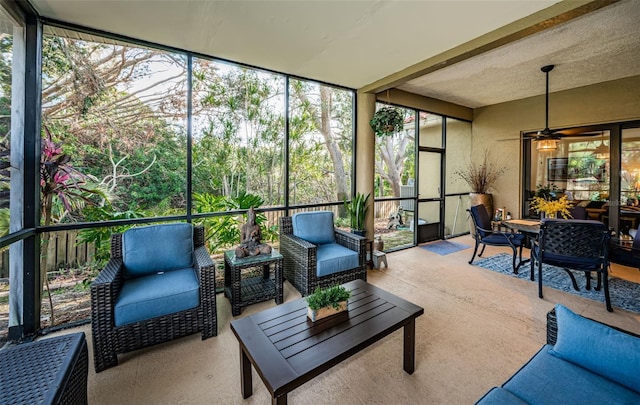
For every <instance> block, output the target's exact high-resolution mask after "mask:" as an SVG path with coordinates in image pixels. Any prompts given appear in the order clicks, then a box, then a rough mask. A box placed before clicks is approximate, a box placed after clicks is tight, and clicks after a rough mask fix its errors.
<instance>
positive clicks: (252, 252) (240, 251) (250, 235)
mask: <svg viewBox="0 0 640 405" xmlns="http://www.w3.org/2000/svg"><path fill="white" fill-rule="evenodd" d="M261 239H262V231H260V225H258V224H256V212H255V210H254V209H253V207H251V208H249V211H247V222H246V223H245V224H244V225H242V228H240V245H239V246H238V247H237V248H236V257H237V258H239V259H241V258H243V257H247V256H257V255H259V254H264V255H268V254H271V246H269V245H267V244H266V243H261V242H260V240H261Z"/></svg>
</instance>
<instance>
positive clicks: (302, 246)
mask: <svg viewBox="0 0 640 405" xmlns="http://www.w3.org/2000/svg"><path fill="white" fill-rule="evenodd" d="M335 237H336V242H337V243H338V244H340V245H342V246H344V247H346V248H348V249H351V250H353V251H356V252H358V263H359V265H358V267H356V268H353V269H349V270H345V271H341V272H339V273H334V274H330V275H327V276H324V277H318V276H317V272H316V268H317V263H316V262H317V250H318V249H317V247H316V245H314V244H313V243H310V242H307V241H306V240H304V239H301V238H299V237H297V236H295V235H294V234H293V225H292V222H291V217H281V218H280V252H281V253H282V256H283V258H284V278H285V279H286V280H289V282H290V283H291V284H292V285H293V286H294V287H295V288H296V289H297V290H298V291H300V294H302V296H303V297H304V296H307V295H309V294H311V293H313V291H314V290H315V289H316V287H320V288H325V287H328V286H331V285H335V284H344V283H346V282H349V281H353V280H357V279H361V280H364V281H367V269H366V267H365V241H366V239H365V238H364V237H362V236H359V235H356V234H353V233H349V232H345V231H342V230H340V229H335Z"/></svg>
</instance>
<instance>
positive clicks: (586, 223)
mask: <svg viewBox="0 0 640 405" xmlns="http://www.w3.org/2000/svg"><path fill="white" fill-rule="evenodd" d="M610 238H611V236H610V234H609V230H608V229H607V227H606V226H605V225H604V224H603V223H602V222H600V221H595V220H577V219H576V220H566V219H551V218H545V219H543V220H542V223H541V225H540V232H539V234H538V239H537V240H536V241H533V244H532V247H531V281H534V280H535V267H536V264H537V267H538V297H540V298H543V296H542V265H543V264H549V265H551V266H555V267H557V268H561V269H563V270H564V271H565V272H566V273H567V274H568V275H569V277H570V278H571V283H572V284H573V288H574V289H575V290H576V291H579V288H578V284H577V282H576V278H575V276H574V275H573V273H572V271H580V272H583V273H584V274H585V277H586V289H587V290H590V289H591V273H592V272H596V273H597V274H598V284H597V286H596V288H595V289H596V291H599V290H600V288H601V284H604V298H605V305H606V307H607V311H609V312H612V311H613V309H612V308H611V299H610V297H609V274H608V268H609V240H610Z"/></svg>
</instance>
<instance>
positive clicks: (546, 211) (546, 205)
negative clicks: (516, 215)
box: [531, 195, 573, 219]
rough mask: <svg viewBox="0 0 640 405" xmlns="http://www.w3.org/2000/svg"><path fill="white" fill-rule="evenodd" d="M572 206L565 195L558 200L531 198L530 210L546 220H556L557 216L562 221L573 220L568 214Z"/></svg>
mask: <svg viewBox="0 0 640 405" xmlns="http://www.w3.org/2000/svg"><path fill="white" fill-rule="evenodd" d="M572 206H573V204H572V203H571V202H570V201H569V198H567V196H566V195H563V196H562V197H560V198H557V199H555V198H553V199H546V198H544V197H538V196H535V197H533V201H531V208H533V209H534V210H536V212H537V213H539V214H541V215H544V216H546V217H547V218H556V217H558V215H560V216H562V218H564V219H568V218H573V217H572V216H571V213H570V212H569V208H571V207H572Z"/></svg>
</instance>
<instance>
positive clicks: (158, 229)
mask: <svg viewBox="0 0 640 405" xmlns="http://www.w3.org/2000/svg"><path fill="white" fill-rule="evenodd" d="M122 261H123V264H124V268H125V272H124V276H125V278H136V277H142V276H148V275H150V274H156V273H158V272H161V271H171V270H178V269H184V268H188V267H193V226H192V225H191V224H185V223H174V224H162V225H152V226H143V227H139V228H131V229H129V230H127V231H125V232H124V233H123V234H122Z"/></svg>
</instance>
